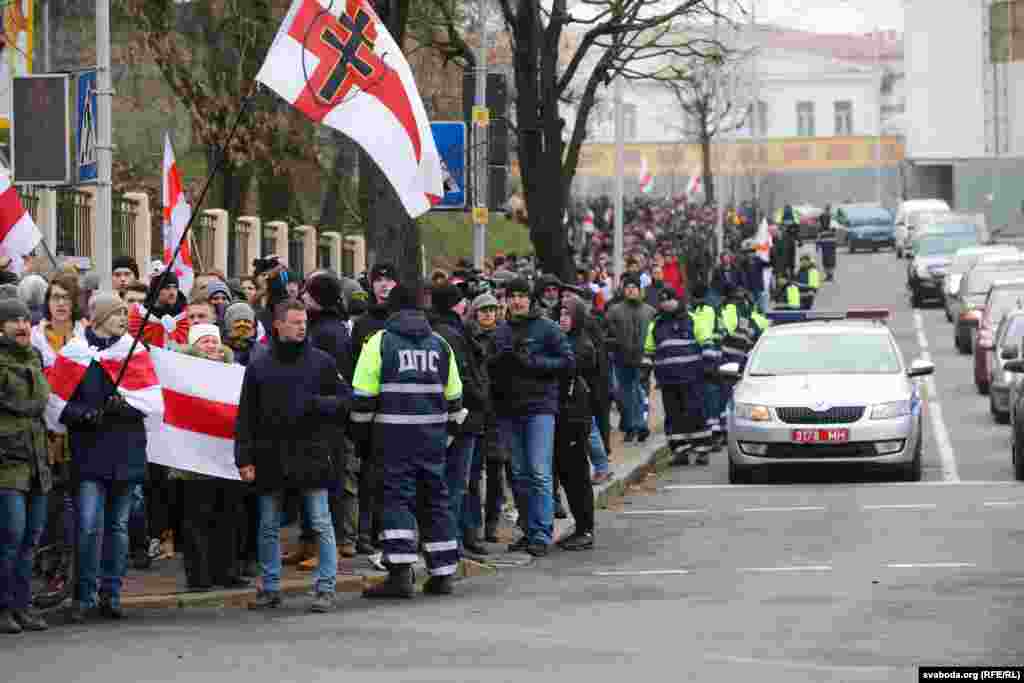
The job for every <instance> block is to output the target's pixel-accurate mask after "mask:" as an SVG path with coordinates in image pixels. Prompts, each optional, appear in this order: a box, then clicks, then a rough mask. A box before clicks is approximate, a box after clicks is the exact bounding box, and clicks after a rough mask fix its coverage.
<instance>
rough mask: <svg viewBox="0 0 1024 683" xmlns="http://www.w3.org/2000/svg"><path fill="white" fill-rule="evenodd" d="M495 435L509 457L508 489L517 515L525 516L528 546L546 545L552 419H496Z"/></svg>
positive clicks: (550, 531)
mask: <svg viewBox="0 0 1024 683" xmlns="http://www.w3.org/2000/svg"><path fill="white" fill-rule="evenodd" d="M498 434H500V436H501V439H502V441H503V442H504V444H505V447H506V448H507V449H508V452H509V454H510V456H511V464H512V489H513V491H515V495H516V507H518V508H519V514H520V515H522V514H524V513H525V514H526V524H525V527H524V528H525V529H526V538H527V540H528V542H530V543H531V544H534V543H535V544H543V545H550V544H551V540H552V538H553V536H554V515H555V501H554V495H553V494H554V491H553V490H552V487H553V483H552V479H553V475H552V466H553V460H554V456H555V416H554V415H524V416H521V417H499V418H498Z"/></svg>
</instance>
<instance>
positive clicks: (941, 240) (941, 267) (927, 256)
mask: <svg viewBox="0 0 1024 683" xmlns="http://www.w3.org/2000/svg"><path fill="white" fill-rule="evenodd" d="M977 244H978V236H977V235H976V234H974V233H970V232H965V233H952V234H948V235H944V234H935V235H921V236H919V237H917V238H915V240H914V244H913V246H912V253H913V256H912V258H911V259H910V261H908V262H907V288H908V289H909V290H910V298H911V303H912V304H913V306H914V307H915V308H917V307H919V306H922V305H923V304H924V302H925V301H926V300H927V299H941V298H942V274H943V273H945V269H946V268H947V267H948V266H949V264H950V263H951V262H952V261H953V254H955V253H956V252H957V251H959V250H960V249H963V248H964V247H973V246H977Z"/></svg>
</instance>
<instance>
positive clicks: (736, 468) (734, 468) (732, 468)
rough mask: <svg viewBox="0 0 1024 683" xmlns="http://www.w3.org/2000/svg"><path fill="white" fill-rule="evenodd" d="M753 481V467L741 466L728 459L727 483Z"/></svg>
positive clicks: (749, 482) (747, 482)
mask: <svg viewBox="0 0 1024 683" xmlns="http://www.w3.org/2000/svg"><path fill="white" fill-rule="evenodd" d="M753 482H754V468H753V467H743V466H741V465H736V464H735V463H733V461H732V458H730V459H729V483H730V484H752V483H753Z"/></svg>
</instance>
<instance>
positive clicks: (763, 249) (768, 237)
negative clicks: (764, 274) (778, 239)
mask: <svg viewBox="0 0 1024 683" xmlns="http://www.w3.org/2000/svg"><path fill="white" fill-rule="evenodd" d="M773 242H774V240H773V239H772V233H771V231H770V230H769V229H768V219H767V218H762V219H761V225H759V226H758V228H757V234H756V235H754V251H755V252H756V253H757V255H758V257H759V258H760V259H761V260H762V261H764V262H765V263H768V262H769V261H771V259H772V243H773Z"/></svg>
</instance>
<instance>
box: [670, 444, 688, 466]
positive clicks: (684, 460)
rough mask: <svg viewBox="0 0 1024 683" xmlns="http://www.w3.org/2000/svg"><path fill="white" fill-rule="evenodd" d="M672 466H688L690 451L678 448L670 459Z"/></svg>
mask: <svg viewBox="0 0 1024 683" xmlns="http://www.w3.org/2000/svg"><path fill="white" fill-rule="evenodd" d="M672 464H673V465H681V466H686V465H689V464H690V450H689V449H687V448H679V449H677V450H676V451H675V456H674V457H673V458H672Z"/></svg>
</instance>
